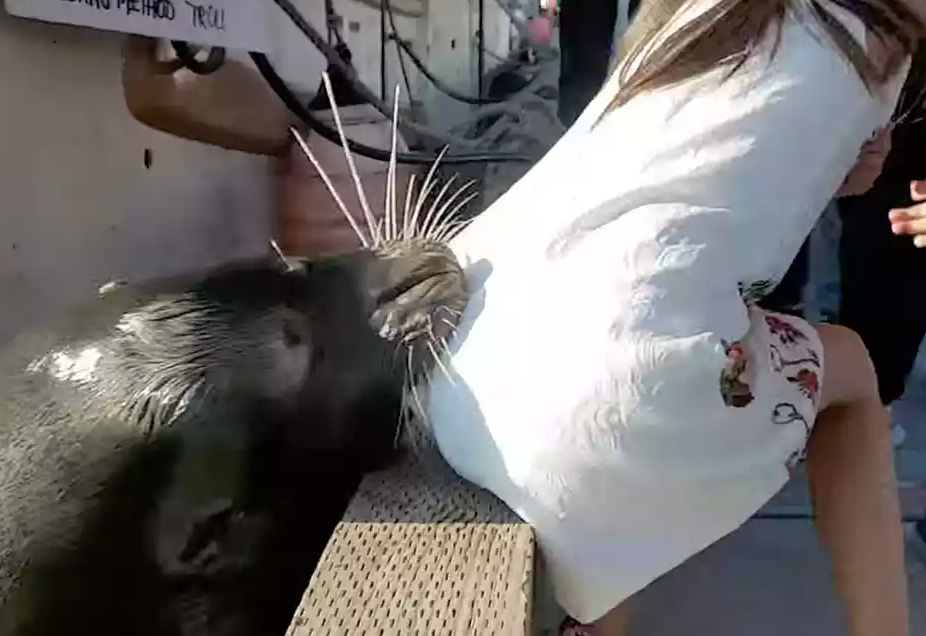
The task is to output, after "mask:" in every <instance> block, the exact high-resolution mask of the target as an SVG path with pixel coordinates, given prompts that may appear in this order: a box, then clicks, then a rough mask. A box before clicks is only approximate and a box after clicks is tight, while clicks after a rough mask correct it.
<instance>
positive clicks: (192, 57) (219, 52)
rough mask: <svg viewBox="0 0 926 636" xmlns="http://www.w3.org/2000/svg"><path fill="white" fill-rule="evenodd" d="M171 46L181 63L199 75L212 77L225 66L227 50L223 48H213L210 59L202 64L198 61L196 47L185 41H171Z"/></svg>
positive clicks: (210, 51)
mask: <svg viewBox="0 0 926 636" xmlns="http://www.w3.org/2000/svg"><path fill="white" fill-rule="evenodd" d="M170 45H171V46H172V47H173V48H174V53H175V54H176V55H177V59H178V60H180V63H181V64H183V65H184V66H185V67H186V68H188V69H190V70H191V71H192V72H194V73H196V74H197V75H211V74H212V73H215V72H216V71H217V70H219V69H220V68H222V65H223V64H225V49H224V48H223V47H221V46H213V47H212V48H211V49H210V50H209V57H207V58H206V60H205V61H203V62H200V61H199V60H197V59H196V51H194V50H193V49H194V47H192V46H190V44H189V43H187V42H184V41H183V40H171V41H170Z"/></svg>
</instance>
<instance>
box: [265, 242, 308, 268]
mask: <svg viewBox="0 0 926 636" xmlns="http://www.w3.org/2000/svg"><path fill="white" fill-rule="evenodd" d="M270 248H271V249H272V250H273V252H274V254H276V257H277V259H278V260H279V263H280V266H281V267H282V268H283V271H284V272H303V271H304V270H305V267H304V265H303V263H302V260H300V259H296V258H291V257H289V256H287V255H286V254H284V253H283V250H281V249H280V246H279V244H278V243H277V242H276V240H275V239H270Z"/></svg>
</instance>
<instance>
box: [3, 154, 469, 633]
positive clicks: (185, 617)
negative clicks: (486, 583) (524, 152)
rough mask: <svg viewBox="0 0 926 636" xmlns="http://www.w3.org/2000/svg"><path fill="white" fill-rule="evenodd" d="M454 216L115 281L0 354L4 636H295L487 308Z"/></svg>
mask: <svg viewBox="0 0 926 636" xmlns="http://www.w3.org/2000/svg"><path fill="white" fill-rule="evenodd" d="M300 141H301V139H300ZM303 145H304V144H303ZM348 160H350V157H349V156H348ZM313 162H314V158H313ZM393 174H394V172H393ZM431 174H432V175H433V170H432V173H431ZM431 187H433V186H432V185H428V184H424V187H423V188H422V196H427V193H428V192H429V191H430V188H431ZM445 190H446V189H445ZM450 200H451V201H452V197H451V199H450ZM458 203H459V201H458ZM444 204H446V206H447V207H446V210H445V214H444V216H445V217H446V219H449V218H450V217H451V215H450V214H449V211H452V210H453V209H455V205H454V204H453V203H449V204H448V203H447V199H446V198H444V199H443V203H442V202H441V201H436V202H434V203H433V204H431V208H430V209H429V210H428V211H429V212H433V213H434V214H430V215H428V214H425V215H424V216H422V217H421V218H422V221H421V222H418V221H417V220H416V219H417V218H418V213H419V212H420V211H421V205H420V200H419V205H416V206H415V210H414V212H412V209H411V207H410V205H409V202H408V201H407V202H406V207H405V218H404V219H402V220H401V222H400V220H399V217H398V214H397V210H396V207H395V206H394V204H393V206H392V208H391V213H390V215H387V222H386V226H385V227H373V226H372V225H371V226H369V227H368V228H367V229H368V230H369V235H365V234H363V233H361V232H359V231H358V235H360V236H361V238H362V239H363V240H364V244H365V247H363V248H362V249H358V250H356V251H354V252H351V253H348V254H344V255H341V256H335V257H330V258H325V259H323V260H319V261H307V260H305V259H293V258H287V257H285V256H283V257H271V258H268V259H257V260H254V261H247V262H239V263H235V264H232V265H228V266H224V267H222V268H219V269H217V270H214V271H211V272H208V273H205V274H201V275H197V276H184V277H176V278H171V279H167V280H158V281H151V282H142V283H137V284H135V283H128V282H125V281H119V282H117V283H115V284H108V285H105V286H103V287H101V288H100V290H99V293H98V294H97V295H96V296H95V297H94V298H93V299H91V300H90V301H89V302H87V303H85V304H83V305H81V306H78V307H77V308H75V309H74V310H72V311H70V312H68V313H67V314H66V315H65V316H64V317H63V319H62V320H61V321H60V322H59V323H58V324H57V325H56V326H54V327H52V328H50V329H46V330H42V331H38V332H35V333H29V334H24V335H22V336H20V337H19V338H17V339H16V340H14V342H13V343H12V344H11V345H9V346H7V347H4V348H2V349H0V636H64V635H65V634H67V635H69V636H73V635H74V634H78V635H80V634H93V635H94V636H181V635H183V636H188V635H189V636H257V635H258V634H260V635H262V636H263V635H269V634H280V635H282V634H283V633H284V631H285V629H286V627H287V625H288V624H289V621H290V619H291V617H292V613H293V611H294V609H295V607H296V605H297V604H298V601H299V598H300V596H301V593H302V592H303V589H304V587H305V585H306V584H307V583H308V580H309V578H310V576H311V573H312V570H313V568H314V566H315V563H316V561H317V559H318V557H319V556H320V553H321V551H322V550H323V548H324V546H325V543H326V541H327V539H328V537H329V536H330V533H331V531H332V529H333V527H334V525H335V524H336V523H337V521H338V519H339V518H340V516H341V514H342V513H343V510H344V507H345V505H346V504H347V502H348V500H349V498H350V496H351V495H352V493H353V491H354V490H355V489H356V486H357V484H358V483H359V480H360V477H361V475H362V473H363V472H364V471H368V470H371V469H373V468H376V467H379V466H381V465H382V464H383V463H384V462H386V461H388V460H389V459H390V458H391V457H392V453H393V449H394V448H395V439H396V434H397V425H398V421H399V417H400V411H401V410H402V406H403V403H404V401H405V398H406V396H407V395H408V390H409V387H411V386H413V383H414V382H415V381H416V378H417V377H419V376H421V375H422V374H424V373H426V372H427V371H428V370H429V369H430V368H431V367H432V365H433V364H434V361H435V356H436V355H437V353H436V349H435V347H439V346H441V342H442V340H444V339H445V338H446V336H447V335H449V333H450V332H451V331H452V329H453V328H454V325H455V324H456V320H457V318H458V317H459V315H460V313H461V312H462V310H463V308H464V307H465V305H466V302H467V300H468V298H469V291H468V288H467V282H466V277H465V274H464V272H463V270H462V269H461V268H460V266H459V264H458V263H457V262H456V260H455V258H454V257H453V254H452V252H450V251H449V249H447V248H446V247H444V246H443V245H442V243H441V241H440V240H439V239H440V237H441V236H443V235H446V234H447V233H448V232H449V231H450V225H449V221H446V222H438V221H437V216H435V214H437V212H435V207H436V206H439V205H444ZM387 208H389V203H388V198H387ZM441 209H444V208H441ZM349 218H350V217H349ZM428 218H431V221H427V219H428Z"/></svg>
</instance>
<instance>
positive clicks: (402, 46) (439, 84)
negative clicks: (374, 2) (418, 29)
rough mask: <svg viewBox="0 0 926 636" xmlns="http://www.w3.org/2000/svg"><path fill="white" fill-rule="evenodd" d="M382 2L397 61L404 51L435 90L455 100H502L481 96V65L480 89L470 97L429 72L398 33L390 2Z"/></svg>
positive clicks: (480, 103) (478, 102) (476, 102)
mask: <svg viewBox="0 0 926 636" xmlns="http://www.w3.org/2000/svg"><path fill="white" fill-rule="evenodd" d="M382 3H383V4H382V7H383V9H384V11H383V16H384V18H385V17H388V18H389V28H390V29H392V34H391V35H390V36H389V39H390V40H392V41H394V42H395V43H396V46H398V47H399V61H400V62H401V61H402V53H403V52H404V53H405V54H406V55H407V56H408V58H409V59H410V60H411V61H412V64H414V65H415V68H417V69H418V71H419V72H421V74H422V75H424V76H425V77H426V78H427V79H428V81H429V82H431V83H432V84H434V87H435V88H436V89H437V90H439V91H440V92H442V93H443V94H444V95H447V96H448V97H451V98H453V99H455V100H457V101H458V102H463V103H464V104H470V105H472V106H485V105H488V104H497V103H499V102H500V101H502V100H499V99H492V98H491V97H488V98H487V97H483V96H482V92H483V91H482V88H481V86H482V76H483V74H484V72H485V71H484V70H482V68H481V65H480V70H479V86H480V89H479V96H478V97H470V96H469V95H464V94H463V93H460V92H458V91H456V90H454V89H452V88H450V87H449V86H447V85H446V84H444V82H443V81H441V80H440V79H439V78H438V77H437V76H435V75H434V73H432V72H431V69H429V68H428V67H427V66H425V63H424V62H423V61H422V60H421V58H419V57H418V54H417V53H415V51H414V49H412V47H411V45H410V44H409V43H408V42H406V41H405V40H403V39H402V36H400V35H399V29H398V27H397V26H396V23H395V12H393V10H392V4H391V2H390V0H382ZM479 46H480V48H479V54H480V58H479V59H480V60H482V59H483V58H482V43H481V42H480V45H479Z"/></svg>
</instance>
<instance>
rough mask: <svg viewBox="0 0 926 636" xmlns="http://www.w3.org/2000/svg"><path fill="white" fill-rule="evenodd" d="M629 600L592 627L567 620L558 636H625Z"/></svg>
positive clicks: (628, 620) (628, 617) (628, 619)
mask: <svg viewBox="0 0 926 636" xmlns="http://www.w3.org/2000/svg"><path fill="white" fill-rule="evenodd" d="M631 600H632V599H628V600H626V601H624V602H623V603H621V604H620V605H618V606H617V607H615V608H614V609H612V610H611V611H610V612H608V613H607V614H605V615H604V616H603V617H602V618H600V619H598V620H597V621H595V623H594V624H593V625H581V624H580V623H577V622H576V621H574V620H572V619H569V618H567V619H566V620H565V621H563V624H562V625H561V626H560V630H559V636H626V634H627V627H628V625H629V624H630V608H631Z"/></svg>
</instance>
